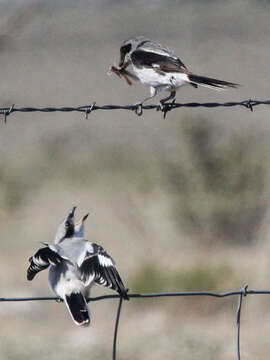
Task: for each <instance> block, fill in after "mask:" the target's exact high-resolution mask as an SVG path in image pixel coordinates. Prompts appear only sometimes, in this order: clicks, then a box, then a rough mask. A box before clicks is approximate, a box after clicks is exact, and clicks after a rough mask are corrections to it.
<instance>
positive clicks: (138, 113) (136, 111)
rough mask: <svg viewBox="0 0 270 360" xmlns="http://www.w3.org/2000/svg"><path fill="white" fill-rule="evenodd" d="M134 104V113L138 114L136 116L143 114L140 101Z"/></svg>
mask: <svg viewBox="0 0 270 360" xmlns="http://www.w3.org/2000/svg"><path fill="white" fill-rule="evenodd" d="M134 106H136V107H135V114H136V115H138V116H142V114H143V108H142V103H139V104H135V105H134Z"/></svg>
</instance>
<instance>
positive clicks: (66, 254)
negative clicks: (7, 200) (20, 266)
mask: <svg viewBox="0 0 270 360" xmlns="http://www.w3.org/2000/svg"><path fill="white" fill-rule="evenodd" d="M74 211H75V208H73V209H72V210H71V211H70V212H69V214H68V216H67V217H66V219H65V220H64V221H63V222H62V223H61V224H60V226H59V228H58V230H57V236H56V238H55V244H44V245H45V247H43V248H41V249H39V250H38V251H37V252H36V254H35V255H34V256H32V257H31V258H30V259H29V261H30V266H29V267H28V270H27V279H28V280H33V278H34V277H35V275H36V274H37V273H38V272H39V271H41V270H44V269H46V268H48V267H49V266H50V269H49V284H50V287H51V288H52V290H53V291H54V293H55V294H56V295H57V296H59V297H60V298H61V299H63V300H64V302H65V304H66V306H67V308H68V310H69V312H70V315H71V317H72V319H73V321H74V322H75V323H76V324H77V325H89V324H90V311H89V307H88V304H87V301H86V298H87V297H88V296H89V292H90V288H91V287H92V285H93V284H94V283H96V284H101V285H104V286H106V287H109V288H111V289H113V290H116V291H117V292H118V293H119V294H120V296H121V297H123V298H124V299H127V300H128V295H127V289H126V288H125V287H124V284H123V282H122V280H121V278H120V276H119V274H118V271H117V269H116V267H115V262H114V260H113V259H112V258H111V257H110V256H109V255H108V253H107V252H106V251H105V250H104V249H103V248H102V247H101V246H100V245H97V244H95V243H91V242H89V241H88V240H86V239H85V238H84V224H83V223H84V221H85V220H86V218H87V216H88V214H87V215H85V216H84V217H83V218H82V219H81V220H80V222H78V223H77V224H74ZM74 235H75V236H74ZM76 235H79V236H76ZM81 235H82V236H81Z"/></svg>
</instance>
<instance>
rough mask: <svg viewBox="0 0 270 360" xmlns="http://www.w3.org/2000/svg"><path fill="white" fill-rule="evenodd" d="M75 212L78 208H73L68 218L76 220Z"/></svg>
mask: <svg viewBox="0 0 270 360" xmlns="http://www.w3.org/2000/svg"><path fill="white" fill-rule="evenodd" d="M75 210H76V206H73V208H72V209H71V210H70V212H69V213H68V218H69V219H70V218H71V219H73V218H74V213H75Z"/></svg>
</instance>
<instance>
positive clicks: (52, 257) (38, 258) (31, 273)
mask: <svg viewBox="0 0 270 360" xmlns="http://www.w3.org/2000/svg"><path fill="white" fill-rule="evenodd" d="M63 260H64V258H63V257H61V256H60V255H59V254H58V253H57V252H56V251H54V250H53V249H51V248H50V247H49V246H46V247H44V248H41V249H39V250H38V251H37V252H36V253H35V255H33V256H31V257H30V258H29V262H30V265H29V267H28V269H27V280H33V279H34V277H35V276H36V274H37V273H38V272H40V271H42V270H45V269H47V267H49V266H50V265H51V264H53V265H57V264H60V263H61V262H62V261H63Z"/></svg>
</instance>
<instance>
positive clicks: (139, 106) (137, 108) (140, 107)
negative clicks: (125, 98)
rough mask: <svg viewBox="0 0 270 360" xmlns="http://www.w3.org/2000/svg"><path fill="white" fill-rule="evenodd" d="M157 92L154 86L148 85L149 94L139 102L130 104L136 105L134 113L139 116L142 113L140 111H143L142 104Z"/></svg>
mask: <svg viewBox="0 0 270 360" xmlns="http://www.w3.org/2000/svg"><path fill="white" fill-rule="evenodd" d="M157 93H158V90H157V89H156V88H154V87H153V86H151V87H150V96H147V97H146V98H145V99H143V100H142V101H140V102H138V103H136V104H133V105H132V106H134V107H135V106H136V109H135V113H136V115H138V116H141V115H142V113H143V111H142V106H143V104H144V103H145V102H146V101H148V100H150V99H152V98H153V97H155V96H156V95H157Z"/></svg>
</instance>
